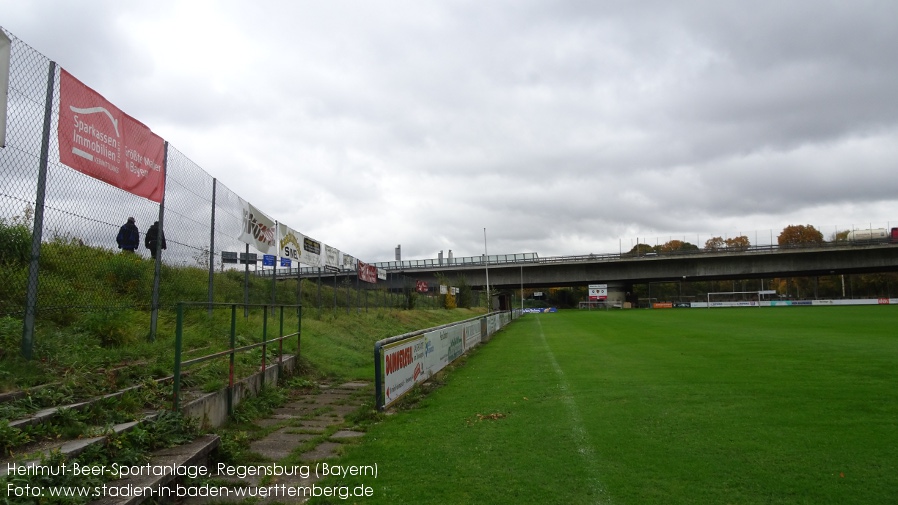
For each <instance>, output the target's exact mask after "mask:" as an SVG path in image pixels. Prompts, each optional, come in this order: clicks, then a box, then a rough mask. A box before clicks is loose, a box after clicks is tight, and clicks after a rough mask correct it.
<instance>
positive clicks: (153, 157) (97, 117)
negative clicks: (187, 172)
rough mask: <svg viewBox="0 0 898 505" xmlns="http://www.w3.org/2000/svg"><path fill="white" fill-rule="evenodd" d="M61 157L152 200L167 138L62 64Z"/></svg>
mask: <svg viewBox="0 0 898 505" xmlns="http://www.w3.org/2000/svg"><path fill="white" fill-rule="evenodd" d="M58 136H59V161H60V162H61V163H63V164H64V165H67V166H69V167H71V168H73V169H75V170H77V171H79V172H81V173H83V174H85V175H89V176H91V177H93V178H95V179H99V180H101V181H103V182H105V183H107V184H111V185H113V186H115V187H117V188H119V189H123V190H125V191H127V192H129V193H133V194H135V195H137V196H142V197H144V198H146V199H148V200H152V201H154V202H161V201H162V195H163V194H164V192H165V166H164V161H165V142H164V141H163V140H162V137H159V136H158V135H156V134H155V133H153V132H152V131H150V129H149V128H147V127H146V126H144V125H143V123H141V122H139V121H137V120H136V119H134V118H132V117H131V116H129V115H127V114H125V113H123V112H122V111H120V110H119V109H118V108H117V107H116V106H114V105H112V104H111V103H109V102H108V101H107V100H106V99H105V98H103V97H102V96H101V95H100V94H99V93H97V92H96V91H94V90H92V89H91V88H89V87H87V86H85V85H84V84H83V83H82V82H81V81H79V80H78V79H76V78H74V77H73V76H72V75H71V74H69V73H68V72H66V71H65V69H62V70H61V71H60V78H59V130H58Z"/></svg>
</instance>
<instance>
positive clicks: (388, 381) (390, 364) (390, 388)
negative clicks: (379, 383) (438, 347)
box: [382, 335, 426, 405]
mask: <svg viewBox="0 0 898 505" xmlns="http://www.w3.org/2000/svg"><path fill="white" fill-rule="evenodd" d="M425 347H426V344H425V340H424V335H421V336H419V337H415V338H411V339H408V340H402V341H400V342H396V343H393V344H389V345H386V346H384V348H383V358H382V359H383V361H384V362H383V370H384V395H385V402H384V405H390V404H391V403H393V402H395V401H396V400H398V399H399V397H400V396H402V395H403V394H405V393H406V392H407V391H408V390H410V389H411V388H412V386H414V385H415V383H416V382H420V381H423V380H424V357H425V350H426V349H425Z"/></svg>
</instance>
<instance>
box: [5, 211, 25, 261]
mask: <svg viewBox="0 0 898 505" xmlns="http://www.w3.org/2000/svg"><path fill="white" fill-rule="evenodd" d="M30 257H31V230H29V229H28V227H26V226H25V225H24V224H22V223H18V222H16V220H6V219H2V218H0V264H9V263H11V264H27V263H28V260H29V258H30Z"/></svg>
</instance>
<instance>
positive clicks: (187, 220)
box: [0, 29, 412, 333]
mask: <svg viewBox="0 0 898 505" xmlns="http://www.w3.org/2000/svg"><path fill="white" fill-rule="evenodd" d="M3 32H4V33H5V34H7V35H8V36H9V38H10V40H11V45H10V72H9V73H10V82H9V91H8V110H7V134H6V147H5V148H2V149H0V317H15V318H18V317H24V318H25V319H26V321H27V318H28V315H27V314H29V313H30V312H33V314H34V316H36V317H39V318H40V320H41V321H49V322H57V323H70V322H71V321H73V320H74V319H76V318H77V317H79V314H82V313H85V312H88V313H98V314H102V315H103V317H115V316H116V315H120V314H121V313H122V312H124V311H134V310H147V309H155V308H156V307H162V308H163V309H166V308H167V309H170V308H171V307H173V306H174V305H175V304H176V303H178V302H180V301H209V302H212V301H215V302H227V303H242V302H244V301H245V302H247V303H254V304H261V303H278V304H302V303H303V302H305V303H306V304H307V306H310V307H318V309H319V313H320V311H321V309H322V308H323V307H324V308H330V307H331V305H332V306H333V310H335V311H336V310H338V309H340V310H343V309H345V310H347V311H351V310H352V309H355V310H363V309H365V308H367V307H368V306H369V305H370V306H371V307H383V306H407V305H408V299H409V297H411V296H412V295H410V294H408V293H406V295H405V297H404V298H405V301H400V300H401V298H402V297H398V296H394V295H393V294H390V295H388V294H387V292H386V291H385V290H384V288H382V287H375V286H373V285H366V284H365V283H362V286H358V285H357V283H356V282H355V281H351V282H348V283H347V282H346V281H344V280H342V279H341V280H340V281H338V283H337V284H336V288H335V287H334V286H335V285H334V283H333V279H330V281H331V282H330V283H328V280H329V276H328V275H324V276H323V277H322V278H321V281H319V280H318V278H316V277H312V278H311V279H306V280H303V281H299V279H288V280H287V281H284V280H280V281H278V282H274V280H273V277H266V275H265V274H266V272H265V271H264V269H261V270H260V267H259V266H258V265H256V264H252V265H248V266H244V265H233V264H226V263H225V262H223V258H222V252H225V251H228V252H238V253H243V252H250V253H255V254H257V255H258V257H259V258H260V259H261V257H262V254H261V252H260V251H258V250H256V249H255V248H254V247H251V246H247V245H246V244H245V243H244V242H242V241H241V240H240V239H239V237H240V232H241V229H242V226H243V214H242V208H243V207H242V204H243V199H241V197H240V196H239V195H238V194H237V193H235V192H234V191H232V190H230V189H229V188H227V187H226V186H225V185H224V184H222V183H221V182H219V181H218V180H217V179H216V178H215V177H213V176H211V175H210V174H209V173H207V172H206V171H204V170H203V169H202V168H201V167H199V166H198V165H197V164H196V163H194V162H193V161H191V160H190V159H189V158H188V157H187V156H186V155H185V154H184V153H182V152H180V151H178V150H177V149H176V148H174V147H173V146H171V145H168V144H166V146H165V167H164V174H165V189H164V196H163V197H162V199H161V200H162V201H161V203H157V202H156V201H153V200H151V199H148V198H146V197H142V196H137V195H136V194H135V193H134V192H132V191H127V190H124V189H119V187H116V186H115V185H112V184H109V183H107V182H104V181H102V180H100V179H98V178H96V176H92V175H93V174H92V175H86V174H85V173H82V172H81V171H79V170H77V169H73V168H70V166H67V165H66V164H63V163H62V161H61V160H60V154H61V153H60V149H61V148H60V143H61V140H60V138H59V137H58V135H57V132H59V131H61V128H60V122H61V121H64V120H65V119H66V117H67V116H66V117H62V118H61V116H64V115H63V114H61V113H60V101H61V97H60V94H61V93H60V79H61V77H62V74H63V73H64V70H62V69H60V68H59V67H57V66H56V65H55V64H54V63H53V62H52V61H51V60H50V59H48V58H47V57H45V56H44V55H42V54H40V53H39V52H37V51H36V50H34V49H33V48H31V47H30V46H28V44H26V43H25V42H23V41H22V40H20V39H18V38H16V37H15V35H13V34H11V33H9V32H8V31H6V30H5V29H4V30H3ZM87 85H88V86H89V83H88V84H87ZM48 97H49V100H48ZM124 112H125V113H126V112H127V111H124ZM92 134H93V132H92V131H91V132H87V133H85V137H84V138H78V137H77V135H76V139H75V143H79V144H80V145H81V146H83V147H84V149H85V150H90V148H91V147H94V148H95V151H94V152H95V153H99V155H98V156H99V157H102V155H103V154H104V153H105V151H104V149H105V146H103V145H100V146H99V147H97V145H96V143H97V142H100V143H101V144H102V143H103V142H104V141H106V142H107V143H109V145H110V146H113V144H112V142H114V141H113V140H109V139H104V138H102V137H98V136H96V135H94V136H93V137H91V135H92ZM68 149H69V147H68V146H66V147H65V148H64V149H62V150H63V151H67V150H68ZM73 152H74V151H73ZM62 154H66V155H67V154H68V153H66V152H63V153H62ZM88 155H89V153H88V154H82V156H88ZM110 156H112V154H110ZM97 163H99V164H101V165H102V161H100V162H97ZM42 174H43V177H44V178H45V179H44V182H43V183H42ZM129 218H134V219H133V221H134V225H135V226H136V227H137V229H138V232H139V234H140V235H139V237H140V240H139V242H138V243H137V244H136V248H135V250H134V253H133V254H131V253H124V252H122V251H121V250H120V248H121V246H120V244H118V241H117V237H118V234H119V231H120V228H121V227H122V226H123V225H124V224H125V223H126V222H128V220H129ZM156 222H161V223H160V224H161V229H162V232H161V235H162V237H164V246H165V247H164V249H163V250H162V252H161V261H160V265H161V268H160V269H159V270H157V269H156V262H155V260H154V259H153V254H152V252H151V251H150V249H149V247H148V245H149V244H148V243H147V242H146V237H147V232H148V231H149V229H150V227H151V226H152V225H153V224H154V223H156ZM346 274H347V273H346V272H344V275H346ZM29 275H32V276H33V277H32V278H33V279H36V281H37V282H36V286H35V287H34V289H33V292H34V293H35V296H34V299H33V300H31V299H30V295H29V293H31V292H32V289H29ZM154 284H158V291H157V293H158V295H157V297H158V302H155V301H154V300H156V298H154V294H153V293H154ZM401 285H402V284H400V286H401ZM372 288H373V289H372ZM322 289H324V294H323V295H322V294H321V290H322ZM368 289H372V293H368V292H366V293H365V294H364V295H363V294H362V293H361V291H362V290H365V291H367V290H368ZM378 295H380V296H378ZM154 303H155V305H154ZM25 326H26V329H25V332H26V333H27V332H28V331H29V330H28V325H27V322H26V325H25Z"/></svg>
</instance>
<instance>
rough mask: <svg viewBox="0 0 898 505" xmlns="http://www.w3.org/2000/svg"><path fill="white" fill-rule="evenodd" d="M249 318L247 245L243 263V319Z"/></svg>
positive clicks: (247, 245)
mask: <svg viewBox="0 0 898 505" xmlns="http://www.w3.org/2000/svg"><path fill="white" fill-rule="evenodd" d="M248 317H249V244H246V253H245V255H244V263H243V318H244V319H246V318H248Z"/></svg>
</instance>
